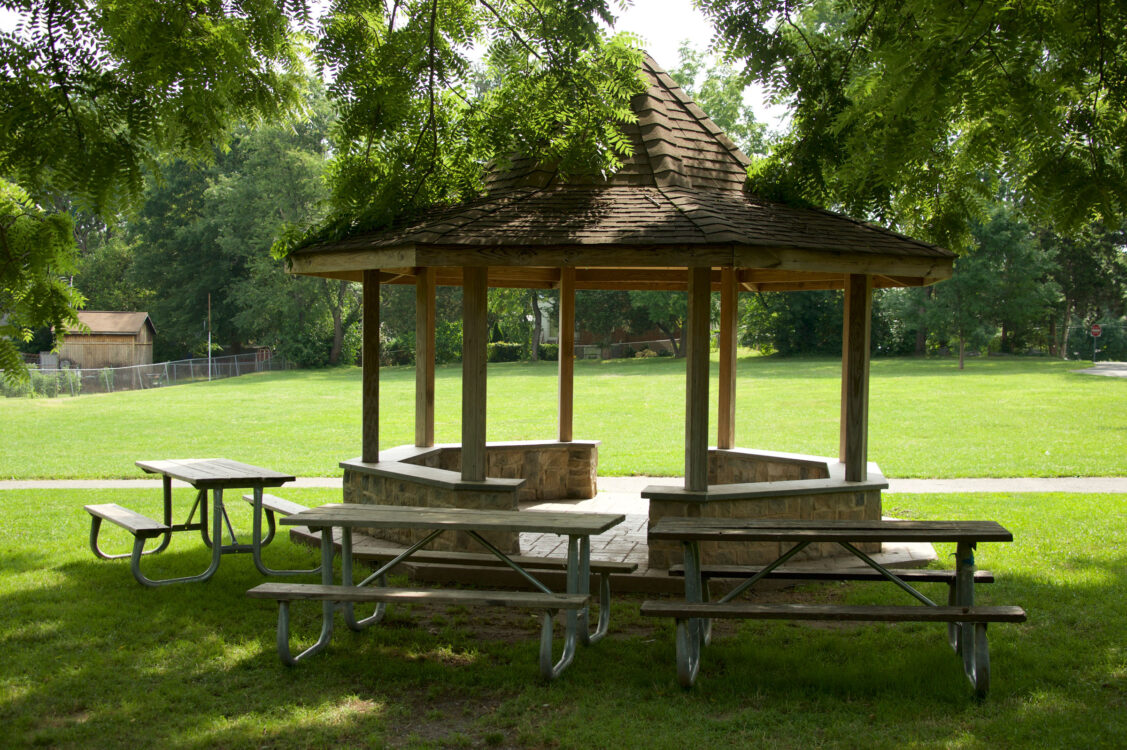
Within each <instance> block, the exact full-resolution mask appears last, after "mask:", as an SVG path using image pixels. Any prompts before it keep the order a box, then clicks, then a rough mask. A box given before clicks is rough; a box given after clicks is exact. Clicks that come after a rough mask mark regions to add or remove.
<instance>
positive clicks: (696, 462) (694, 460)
mask: <svg viewBox="0 0 1127 750" xmlns="http://www.w3.org/2000/svg"><path fill="white" fill-rule="evenodd" d="M688 282H689V283H688V289H689V300H688V307H689V315H688V322H687V323H686V330H685V334H686V341H685V489H686V490H688V491H690V492H704V491H706V490H707V489H708V369H709V367H708V344H709V336H708V330H709V317H710V310H711V301H712V269H711V268H708V267H707V266H706V267H703V268H690V269H689V278H688Z"/></svg>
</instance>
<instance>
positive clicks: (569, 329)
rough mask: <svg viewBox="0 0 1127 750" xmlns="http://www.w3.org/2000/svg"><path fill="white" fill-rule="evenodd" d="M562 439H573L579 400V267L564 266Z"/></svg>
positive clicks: (561, 279)
mask: <svg viewBox="0 0 1127 750" xmlns="http://www.w3.org/2000/svg"><path fill="white" fill-rule="evenodd" d="M559 328H560V331H559V338H558V341H559V345H560V351H559V365H560V374H559V381H560V397H559V402H560V442H561V443H570V442H571V441H572V419H573V414H574V403H575V402H574V399H575V269H574V268H570V267H569V268H561V269H560V325H559Z"/></svg>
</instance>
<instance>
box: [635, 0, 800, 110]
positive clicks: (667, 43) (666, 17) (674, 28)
mask: <svg viewBox="0 0 1127 750" xmlns="http://www.w3.org/2000/svg"><path fill="white" fill-rule="evenodd" d="M615 30H616V31H629V32H632V33H634V34H636V35H637V36H639V37H641V38H642V43H643V49H645V50H646V52H649V53H650V57H652V58H653V59H654V60H655V61H656V62H657V64H658V65H660V66H661V67H663V68H665V69H666V70H669V69H670V68H675V67H677V64H678V62H680V60H681V57H680V55H679V54H678V50H679V49H680V47H681V42H683V41H685V40H688V41H689V42H690V43H691V44H692V46H693V47H695V48H696V49H699V50H706V49H708V45H709V42H711V41H712V34H713V28H712V24H711V23H709V22H708V20H707V19H706V18H705V16H704V14H703V13H701V12H700V11H699V10H697V9H696V8H694V7H693V3H692V0H633V2H632V4H631V5H630V6H629V7H628V8H627V9H626V10H624V11H620V12H619V13H618V23H617V24H616V25H615ZM744 101H745V102H747V103H748V104H750V105H751V106H752V109H754V110H755V117H756V119H757V120H759V121H761V122H765V123H767V127H768V128H770V129H771V130H781V129H783V126H784V120H785V118H786V114H787V110H786V107H780V106H776V105H771V104H768V103H767V98H766V96H765V92H764V91H763V89H762V88H761V87H759V86H758V85H756V86H752V87H749V88H748V89H747V91H745V92H744Z"/></svg>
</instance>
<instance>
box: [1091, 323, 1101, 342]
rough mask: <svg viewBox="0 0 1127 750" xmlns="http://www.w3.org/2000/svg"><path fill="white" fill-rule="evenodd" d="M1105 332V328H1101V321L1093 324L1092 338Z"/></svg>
mask: <svg viewBox="0 0 1127 750" xmlns="http://www.w3.org/2000/svg"><path fill="white" fill-rule="evenodd" d="M1103 332H1104V330H1103V329H1102V328H1100V324H1099V323H1093V324H1092V338H1094V339H1098V338H1099V337H1100V336H1101V335H1102V334H1103Z"/></svg>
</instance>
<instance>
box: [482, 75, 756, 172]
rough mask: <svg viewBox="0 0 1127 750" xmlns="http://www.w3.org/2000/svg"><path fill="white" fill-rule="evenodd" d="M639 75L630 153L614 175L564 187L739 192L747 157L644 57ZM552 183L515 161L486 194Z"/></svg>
mask: <svg viewBox="0 0 1127 750" xmlns="http://www.w3.org/2000/svg"><path fill="white" fill-rule="evenodd" d="M642 72H643V74H644V75H645V76H646V78H647V79H648V81H649V86H648V87H647V88H646V90H645V91H644V92H642V93H640V94H636V95H635V96H634V97H633V98H632V99H631V100H630V109H631V111H632V112H633V113H634V116H635V117H636V118H637V122H635V123H630V124H627V125H625V126H623V133H624V135H625V136H626V137H627V138H628V139H629V141H630V145H631V146H632V151H633V153H632V154H631V155H630V156H628V157H626V158H625V159H624V160H623V165H622V168H621V169H619V170H618V171H617V172H616V173H614V174H613V175H610V176H608V177H606V178H603V177H601V176H594V175H591V176H586V175H570V176H569V177H568V180H567V184H569V185H601V186H611V187H657V188H667V187H677V188H708V189H721V190H724V189H727V190H740V189H741V188H742V187H743V185H744V182H745V180H746V179H747V167H748V165H749V164H750V163H751V160H750V159H748V157H747V155H746V154H744V152H743V151H741V150H740V148H739V146H737V145H736V144H735V143H734V142H733V141H732V139H731V138H729V137H728V136H727V134H725V133H724V131H723V130H721V129H720V127H719V126H718V125H717V124H716V123H714V122H713V121H712V118H710V117H709V116H708V115H707V114H706V113H705V111H704V110H703V109H701V108H700V107H698V106H697V105H696V103H695V102H694V101H693V100H692V99H690V98H689V96H688V95H687V94H686V93H685V92H684V91H683V90H682V89H681V87H680V86H679V85H678V84H677V82H676V81H674V80H673V77H672V76H670V75H669V74H668V73H666V72H665V70H663V69H662V68H661V66H660V65H658V64H657V63H656V62H655V61H654V59H653V58H652V57H650V56H649V55H648V54H647V55H645V57H644V59H643V62H642ZM556 178H557V174H556V172H555V170H554V169H552V168H550V167H545V166H544V165H542V164H539V163H537V162H536V161H535V160H534V159H531V158H528V157H524V156H518V157H516V158H514V159H513V162H512V164H511V165H510V166H509V168H507V169H505V170H503V171H498V172H493V173H491V174H489V175H488V176H487V178H486V188H487V190H489V191H491V192H492V191H498V190H505V189H509V188H515V187H537V188H543V187H548V186H550V185H553V184H556Z"/></svg>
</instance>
